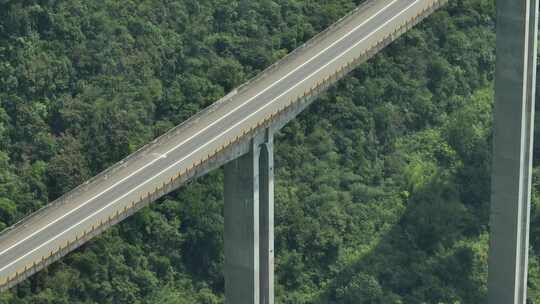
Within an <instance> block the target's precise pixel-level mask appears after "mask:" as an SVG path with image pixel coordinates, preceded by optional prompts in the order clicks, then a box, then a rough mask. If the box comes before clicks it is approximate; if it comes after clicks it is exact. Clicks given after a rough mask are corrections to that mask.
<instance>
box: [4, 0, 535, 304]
mask: <svg viewBox="0 0 540 304" xmlns="http://www.w3.org/2000/svg"><path fill="white" fill-rule="evenodd" d="M360 2H362V1H360V0H335V1H325V0H257V1H251V0H229V1H224V0H167V1H157V0H145V1H135V0H125V1H114V0H93V1H81V0H68V1H53V0H25V1H10V0H2V1H0V229H3V228H5V227H6V226H9V225H11V224H13V223H14V222H15V221H17V220H18V219H20V218H21V217H22V216H24V215H25V214H27V213H29V212H31V211H33V210H35V209H37V208H39V207H40V206H43V205H44V204H46V203H47V202H49V201H51V200H53V199H55V198H57V197H58V196H60V195H61V194H62V193H64V192H66V191H68V190H70V189H71V188H73V187H75V186H76V185H78V184H79V183H81V182H83V181H84V180H86V179H88V178H89V177H91V176H93V175H94V174H96V173H98V172H100V171H101V170H103V169H104V168H106V167H108V166H109V165H111V164H113V163H114V162H116V161H117V160H119V159H121V158H122V157H124V156H126V155H128V154H129V153H131V152H133V151H134V150H135V149H137V148H138V147H140V146H141V145H143V144H144V143H146V142H148V141H149V140H151V139H152V138H154V137H155V136H157V135H159V134H161V133H163V132H164V131H166V130H167V129H169V128H171V127H172V126H174V125H175V124H178V123H180V122H182V121H183V120H185V119H186V118H187V117H189V116H191V115H192V114H193V113H195V112H196V111H198V110H200V109H202V108H204V107H205V106H207V105H209V104H210V103H212V102H213V101H215V100H217V99H218V98H219V97H220V96H222V95H224V94H225V93H227V91H229V90H230V89H232V88H233V87H235V86H236V85H238V84H240V83H242V82H243V81H245V80H247V79H248V78H249V77H251V76H253V75H255V74H256V73H257V72H258V71H260V70H262V69H263V68H264V67H266V66H268V65H270V64H271V63H273V62H274V61H276V60H277V59H279V58H281V57H283V56H284V55H285V54H286V53H288V52H290V51H291V50H293V49H294V48H296V47H297V46H299V45H300V44H301V43H302V42H304V41H306V40H307V39H309V37H311V36H313V35H314V34H315V33H317V32H318V31H320V30H322V29H323V28H324V27H326V26H327V25H329V24H330V23H331V22H333V21H335V20H336V19H337V18H339V17H340V16H342V15H343V14H345V13H346V12H347V11H349V10H351V9H352V8H354V7H355V6H356V5H358V4H359V3H360ZM494 13H495V12H494V1H493V0H453V1H451V3H450V4H449V5H447V6H446V7H445V8H444V9H442V10H440V11H438V12H437V13H435V14H434V15H433V16H431V17H430V18H429V19H427V20H426V21H425V22H424V23H422V24H421V25H420V26H418V27H416V28H415V29H413V30H411V31H410V32H409V33H407V34H406V35H405V36H404V37H403V38H401V39H400V40H399V41H397V42H395V43H394V44H393V45H391V46H390V47H389V48H387V49H386V50H385V51H384V52H382V53H381V54H379V55H377V56H376V57H375V58H373V59H372V60H370V61H369V62H368V63H366V64H364V65H362V66H361V67H360V68H359V69H358V70H356V71H355V72H354V73H352V75H350V76H349V77H347V78H346V79H344V80H343V81H341V82H340V83H339V84H338V85H337V86H336V87H334V88H332V89H331V90H329V92H328V93H327V94H325V95H324V96H322V97H321V98H320V99H319V100H318V101H317V102H316V103H314V104H313V105H312V106H311V108H310V109H309V110H308V111H306V112H305V113H303V114H302V115H301V117H299V119H297V120H295V121H293V122H292V123H291V124H290V125H288V126H287V127H286V128H285V129H284V130H282V132H281V133H280V134H278V135H277V138H276V142H277V148H276V149H277V151H276V167H277V169H276V170H277V171H276V183H277V187H276V204H277V206H276V223H277V228H276V249H277V261H276V266H277V290H276V292H277V302H278V303H290V304H293V303H295V304H296V303H298V304H299V303H480V302H482V299H483V297H484V296H485V292H486V274H487V269H486V268H487V265H486V260H487V255H486V252H487V242H488V234H487V232H488V230H487V229H488V227H487V225H488V216H489V191H490V190H489V167H490V126H491V106H492V99H493V98H492V96H493V84H492V81H493V71H494V38H495V37H494V36H495V35H494V19H493V18H494ZM536 142H537V146H536V150H537V151H538V148H540V141H538V140H537V141H536ZM537 154H538V153H537ZM537 170H538V169H537ZM535 172H536V171H535ZM534 187H535V195H534V198H533V205H534V206H533V215H532V227H533V231H532V236H531V260H530V263H531V272H530V281H529V297H530V300H531V302H534V303H538V302H540V269H539V265H538V263H539V257H540V256H539V255H538V254H537V253H539V252H540V234H538V233H536V232H537V231H539V230H540V218H539V214H538V213H537V211H536V208H537V206H538V205H539V204H540V201H539V199H538V195H537V194H536V192H537V191H539V189H540V180H539V179H538V178H536V179H535V180H534ZM222 231H223V216H222V172H220V171H216V172H214V173H212V174H210V175H209V176H206V177H204V178H202V179H200V180H197V181H194V182H192V183H190V184H189V185H186V186H185V187H183V188H182V189H180V190H179V191H177V192H176V193H174V194H172V195H169V196H167V197H166V198H164V199H162V200H160V201H159V202H156V203H154V204H153V205H152V206H151V207H149V208H145V209H144V210H142V211H141V212H139V213H138V214H137V215H135V216H134V217H133V218H131V219H129V220H127V221H126V222H124V223H122V224H121V225H118V226H117V227H114V228H113V229H111V230H110V231H108V232H107V233H105V234H104V235H103V236H101V237H99V238H98V239H96V240H94V241H92V242H90V243H89V244H87V245H85V246H84V247H83V248H82V249H80V250H78V251H76V252H74V253H72V254H70V255H69V256H68V257H66V258H65V259H63V260H62V261H60V262H58V263H55V264H54V265H52V266H51V267H49V268H48V269H46V270H45V271H42V272H40V273H39V274H37V275H35V276H33V277H32V278H31V279H29V280H27V281H26V282H24V283H23V284H21V285H19V286H18V287H17V288H14V289H13V290H11V291H10V292H6V293H3V294H1V295H0V303H17V304H18V303H20V304H23V303H35V304H45V303H51V304H52V303H115V304H116V303H118V304H123V303H130V304H131V303H141V304H143V303H144V304H146V303H148V304H149V303H164V304H167V303H181V304H182V303H202V304H213V303H222V302H223V286H224V283H223V275H222V271H221V268H222V263H223V240H222Z"/></svg>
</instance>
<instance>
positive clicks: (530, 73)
mask: <svg viewBox="0 0 540 304" xmlns="http://www.w3.org/2000/svg"><path fill="white" fill-rule="evenodd" d="M537 27H538V0H522V1H515V0H497V49H496V52H497V64H496V72H495V109H494V131H493V132H494V133H493V165H492V184H491V218H490V230H491V231H490V251H489V274H488V303H490V304H498V303H501V304H503V303H504V304H524V303H525V302H526V296H527V266H528V245H529V214H530V193H531V167H532V140H533V135H532V132H533V125H534V96H535V82H536V79H535V78H536V77H535V76H536V53H537V50H536V40H537V39H536V37H537Z"/></svg>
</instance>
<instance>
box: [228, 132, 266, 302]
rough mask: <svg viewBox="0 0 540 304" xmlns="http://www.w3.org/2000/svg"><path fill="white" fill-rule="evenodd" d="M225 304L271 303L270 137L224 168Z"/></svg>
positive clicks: (261, 138)
mask: <svg viewBox="0 0 540 304" xmlns="http://www.w3.org/2000/svg"><path fill="white" fill-rule="evenodd" d="M224 242H225V303H227V304H273V303H274V158H273V140H272V134H271V132H270V131H269V130H266V132H264V134H260V135H258V136H255V138H253V139H252V140H251V144H250V149H249V152H248V153H247V154H244V155H243V156H241V157H239V158H237V159H235V160H233V161H231V162H229V163H227V164H226V165H225V241H224Z"/></svg>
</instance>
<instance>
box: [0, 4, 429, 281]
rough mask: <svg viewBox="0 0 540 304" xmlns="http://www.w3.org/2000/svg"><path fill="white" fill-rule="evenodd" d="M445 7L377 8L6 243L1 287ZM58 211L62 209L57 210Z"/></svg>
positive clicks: (0, 245) (1, 247)
mask: <svg viewBox="0 0 540 304" xmlns="http://www.w3.org/2000/svg"><path fill="white" fill-rule="evenodd" d="M437 2H438V1H437V0H374V1H371V2H370V3H369V4H368V5H365V6H364V7H363V8H362V9H361V10H360V11H359V12H358V13H356V14H354V17H353V18H348V19H345V20H343V21H342V22H340V23H339V24H338V25H337V26H335V27H334V28H333V29H332V30H331V31H329V32H328V34H327V35H322V37H317V39H316V40H315V41H313V42H312V43H308V44H307V45H306V47H303V48H301V49H300V50H298V51H297V52H296V53H295V54H294V55H293V56H289V57H286V58H285V59H284V60H282V61H280V62H278V64H276V65H275V67H274V68H272V69H270V70H268V71H266V72H264V74H263V75H262V76H261V77H259V78H258V79H257V80H256V81H253V82H251V83H250V84H248V85H246V86H244V87H243V88H242V89H240V90H238V93H236V94H232V95H231V96H232V97H231V98H230V99H227V100H226V101H224V102H220V103H219V104H218V105H216V106H214V107H213V108H212V109H211V110H207V111H203V112H202V113H201V114H199V115H198V116H197V118H196V119H194V120H193V121H191V122H190V123H187V124H185V125H183V126H182V127H181V128H180V129H179V131H178V132H175V134H174V136H170V137H168V138H167V140H166V141H165V142H164V141H161V142H160V143H159V144H155V143H151V144H150V145H151V146H149V147H147V148H146V149H145V151H144V153H140V155H137V157H134V158H132V159H131V160H130V161H127V162H126V163H125V164H123V165H120V166H118V167H117V168H116V169H115V170H113V171H112V172H110V173H109V174H106V175H104V176H102V177H100V178H97V179H95V180H93V181H92V182H90V183H88V184H87V185H85V186H84V187H83V190H84V191H81V190H80V189H79V191H74V192H73V193H68V194H67V195H66V196H65V197H63V198H62V202H61V203H56V202H53V203H52V205H51V206H50V207H49V208H47V209H44V210H42V211H41V212H38V213H35V214H31V215H29V216H28V217H27V218H25V219H24V220H23V221H22V222H21V223H20V224H18V225H17V226H16V227H14V228H13V229H10V230H8V231H6V232H4V233H2V235H0V286H1V285H3V284H6V283H7V281H8V280H9V279H11V278H13V276H14V275H15V273H18V274H21V273H23V272H24V271H25V268H27V269H28V268H31V267H32V265H33V264H34V263H36V262H39V261H41V260H42V259H43V258H46V257H48V256H49V255H50V254H51V252H54V251H56V250H58V248H61V247H63V246H65V244H66V243H67V242H68V241H71V242H72V241H74V240H75V239H79V238H81V236H82V235H83V234H84V232H85V231H88V230H90V229H91V227H92V225H94V226H97V225H99V223H100V222H101V221H103V220H106V219H107V218H108V217H109V216H111V215H114V214H116V212H117V211H120V210H125V208H128V207H129V206H131V204H132V202H136V201H138V200H140V198H141V196H144V195H145V194H147V193H148V192H152V191H153V190H154V189H156V187H159V186H160V185H162V184H163V183H164V182H165V181H168V180H170V179H171V178H172V177H174V176H177V175H178V174H179V172H184V171H185V170H187V169H188V168H190V167H192V166H193V164H196V163H198V162H199V161H201V160H202V159H204V158H206V157H207V156H208V155H211V154H212V153H214V152H215V151H216V150H219V149H220V148H221V147H223V146H226V145H228V144H230V143H231V142H232V141H233V140H234V139H235V138H236V137H237V136H242V134H243V133H244V132H245V131H246V130H249V129H251V128H252V127H254V126H256V125H257V123H260V122H261V121H263V120H265V119H267V118H268V117H270V116H271V115H275V113H276V112H278V111H279V110H281V109H283V108H285V107H287V106H288V105H289V104H290V103H291V102H292V101H295V100H297V99H298V98H300V97H301V96H303V94H304V93H305V92H306V91H309V90H310V89H312V88H313V87H316V86H317V85H318V84H319V83H320V82H321V81H322V80H323V79H326V78H327V77H329V76H331V75H333V74H335V73H336V72H337V71H339V70H340V69H341V68H343V67H344V66H346V65H347V64H348V63H350V62H351V61H352V60H354V59H356V58H358V57H359V56H360V55H361V54H363V53H365V52H366V51H368V50H369V49H371V48H372V47H373V46H374V45H376V44H377V43H378V42H380V41H381V40H382V39H383V38H386V37H388V36H389V35H391V33H393V32H394V31H395V30H396V29H398V28H399V27H400V26H402V25H404V24H405V23H406V22H409V21H411V20H413V19H415V18H416V17H417V16H418V15H419V14H420V13H421V12H423V11H424V10H426V9H427V8H428V7H430V6H432V5H434V4H435V3H437ZM55 204H56V205H55Z"/></svg>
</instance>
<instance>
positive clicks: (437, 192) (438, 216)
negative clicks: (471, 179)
mask: <svg viewBox="0 0 540 304" xmlns="http://www.w3.org/2000/svg"><path fill="white" fill-rule="evenodd" d="M441 183H443V184H441ZM475 219H477V218H476V217H475V216H474V215H473V214H472V213H471V210H469V209H468V208H467V207H466V206H465V205H463V204H462V203H461V202H460V201H459V200H458V199H457V197H456V193H455V189H452V187H451V186H449V185H444V182H443V181H442V180H441V179H439V180H435V181H434V182H433V183H432V184H429V185H426V189H423V190H421V192H420V193H419V194H417V195H415V196H413V197H411V198H410V199H409V200H408V202H407V206H406V209H405V211H404V212H403V214H402V216H401V218H400V219H399V221H398V222H397V223H395V224H394V225H393V226H392V228H391V229H390V230H389V231H388V232H387V233H386V234H385V235H384V236H383V237H381V238H380V240H379V241H378V244H377V245H376V246H375V247H374V249H373V250H371V251H370V252H368V253H366V254H364V255H360V256H359V257H358V258H356V259H352V261H351V262H350V263H349V264H348V265H347V266H346V267H343V268H342V270H341V271H339V272H338V273H337V274H336V275H335V276H334V277H335V279H334V280H332V281H331V282H330V284H329V285H328V287H327V288H326V289H325V291H324V292H323V294H322V295H321V296H320V297H319V298H318V299H317V300H316V301H315V303H320V304H322V303H327V304H330V303H351V304H352V303H354V304H357V303H358V304H359V303H483V301H484V300H483V299H484V298H485V294H486V278H487V244H488V237H487V233H485V232H483V233H479V231H478V230H477V231H474V229H473V230H471V231H466V230H467V229H469V228H470V227H471V224H473V223H472V222H473V221H475ZM467 227H469V228H467ZM477 228H478V227H477Z"/></svg>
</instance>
